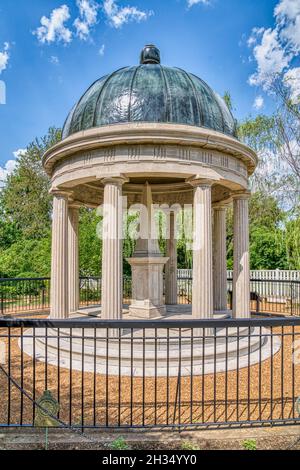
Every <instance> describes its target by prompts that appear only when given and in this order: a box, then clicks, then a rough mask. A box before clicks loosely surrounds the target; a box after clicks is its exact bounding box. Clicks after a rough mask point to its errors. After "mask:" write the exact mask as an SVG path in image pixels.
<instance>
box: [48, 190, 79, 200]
mask: <svg viewBox="0 0 300 470" xmlns="http://www.w3.org/2000/svg"><path fill="white" fill-rule="evenodd" d="M49 194H51V196H56V197H61V198H64V199H69V197H71V196H72V194H73V193H72V191H68V190H67V189H58V188H52V189H50V191H49Z"/></svg>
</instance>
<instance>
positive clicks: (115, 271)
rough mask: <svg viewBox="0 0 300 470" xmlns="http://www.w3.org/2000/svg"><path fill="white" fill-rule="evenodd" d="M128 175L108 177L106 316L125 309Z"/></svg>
mask: <svg viewBox="0 0 300 470" xmlns="http://www.w3.org/2000/svg"><path fill="white" fill-rule="evenodd" d="M125 181H126V180H125V178H122V177H119V178H117V177H116V178H105V179H104V180H103V181H102V182H103V184H104V200H103V209H104V210H103V240H102V302H101V304H102V307H101V318H102V319H103V320H118V319H121V317H122V309H123V255H122V247H123V240H122V230H123V207H122V184H123V183H125Z"/></svg>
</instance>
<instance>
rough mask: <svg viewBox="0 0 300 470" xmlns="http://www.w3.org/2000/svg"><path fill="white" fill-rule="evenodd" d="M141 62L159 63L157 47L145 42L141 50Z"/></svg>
mask: <svg viewBox="0 0 300 470" xmlns="http://www.w3.org/2000/svg"><path fill="white" fill-rule="evenodd" d="M140 63H141V64H160V52H159V49H158V48H157V47H156V46H154V45H153V44H147V45H146V46H145V47H144V49H143V50H142V52H141V61H140Z"/></svg>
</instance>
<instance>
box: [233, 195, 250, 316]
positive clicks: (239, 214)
mask: <svg viewBox="0 0 300 470" xmlns="http://www.w3.org/2000/svg"><path fill="white" fill-rule="evenodd" d="M249 197H250V194H249V192H241V193H236V194H234V195H233V217H234V235H233V244H234V245H233V259H234V266H233V317H234V318H250V267H249V207H248V206H249Z"/></svg>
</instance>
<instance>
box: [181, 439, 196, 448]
mask: <svg viewBox="0 0 300 470" xmlns="http://www.w3.org/2000/svg"><path fill="white" fill-rule="evenodd" d="M181 450H200V448H199V447H198V446H197V444H195V443H194V442H190V441H183V442H182V443H181Z"/></svg>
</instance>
